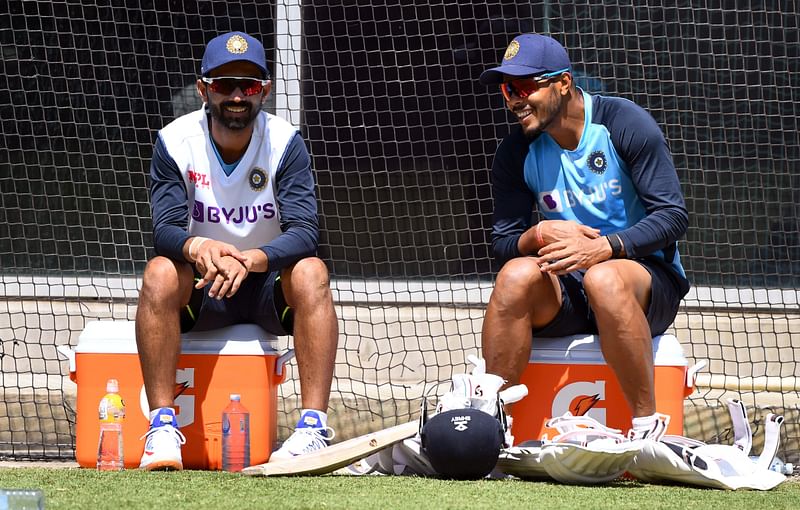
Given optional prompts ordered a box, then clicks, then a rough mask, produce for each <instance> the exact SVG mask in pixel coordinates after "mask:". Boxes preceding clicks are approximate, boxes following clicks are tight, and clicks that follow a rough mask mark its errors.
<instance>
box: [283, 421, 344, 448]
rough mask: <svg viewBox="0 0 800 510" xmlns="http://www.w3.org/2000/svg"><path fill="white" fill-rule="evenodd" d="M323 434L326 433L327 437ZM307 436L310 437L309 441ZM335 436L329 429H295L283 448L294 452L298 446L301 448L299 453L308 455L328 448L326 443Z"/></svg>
mask: <svg viewBox="0 0 800 510" xmlns="http://www.w3.org/2000/svg"><path fill="white" fill-rule="evenodd" d="M323 432H327V433H328V434H329V435H325V434H323ZM308 436H310V440H309V437H308ZM335 436H336V432H334V430H333V429H332V428H331V427H321V428H310V427H309V428H301V429H295V430H294V432H293V433H292V435H291V436H289V438H288V439H287V440H286V442H285V443H284V446H283V447H284V448H287V449H289V450H290V451H292V452H294V451H296V450H295V448H297V445H299V446H301V447H302V448H301V449H300V452H299V453H308V452H312V451H314V450H319V449H321V448H325V447H326V446H328V441H330V440H331V439H333V438H334V437H335Z"/></svg>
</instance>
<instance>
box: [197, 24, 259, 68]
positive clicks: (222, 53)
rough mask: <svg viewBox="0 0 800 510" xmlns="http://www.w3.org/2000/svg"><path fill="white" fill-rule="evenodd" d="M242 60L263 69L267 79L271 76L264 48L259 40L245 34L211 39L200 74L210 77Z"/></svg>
mask: <svg viewBox="0 0 800 510" xmlns="http://www.w3.org/2000/svg"><path fill="white" fill-rule="evenodd" d="M240 60H244V61H246V62H252V63H253V64H255V65H256V66H258V68H259V69H261V72H263V73H264V77H265V78H266V77H267V76H269V71H267V58H266V55H265V53H264V46H263V45H262V44H261V42H259V41H258V39H255V38H254V37H251V36H249V35H247V34H245V33H244V32H229V33H227V34H222V35H218V36H217V37H215V38H213V39H211V40H210V41H209V42H208V45H207V46H206V52H205V53H204V54H203V62H202V63H201V64H200V74H201V75H202V76H208V75H209V73H211V71H213V70H214V69H216V68H218V67H219V66H222V65H225V64H227V63H229V62H237V61H240Z"/></svg>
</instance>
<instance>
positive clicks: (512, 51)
mask: <svg viewBox="0 0 800 510" xmlns="http://www.w3.org/2000/svg"><path fill="white" fill-rule="evenodd" d="M517 53H519V43H518V42H517V41H516V40H514V41H511V44H509V45H508V48H506V54H505V55H503V60H511V59H512V58H514V57H516V56H517Z"/></svg>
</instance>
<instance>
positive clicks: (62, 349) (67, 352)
mask: <svg viewBox="0 0 800 510" xmlns="http://www.w3.org/2000/svg"><path fill="white" fill-rule="evenodd" d="M56 351H58V353H59V354H61V355H62V356H64V357H65V358H66V359H67V360H68V361H69V378H70V379H71V380H72V381H73V382H75V351H73V350H72V349H71V348H70V346H69V345H59V346H57V347H56Z"/></svg>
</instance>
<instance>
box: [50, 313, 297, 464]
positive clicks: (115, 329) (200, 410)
mask: <svg viewBox="0 0 800 510" xmlns="http://www.w3.org/2000/svg"><path fill="white" fill-rule="evenodd" d="M271 339H274V337H271V336H270V335H268V334H267V333H266V332H265V331H264V330H262V329H261V328H260V327H258V326H256V325H252V324H240V325H236V326H231V327H227V328H221V329H217V330H213V331H204V332H199V333H188V334H185V335H183V336H182V352H181V356H180V358H179V360H178V370H177V374H176V385H175V408H176V412H177V418H178V425H179V427H180V430H181V432H183V434H184V435H185V436H186V444H185V445H183V448H182V455H183V465H184V468H187V469H221V467H222V411H223V409H225V406H227V405H228V403H229V401H230V395H231V394H232V393H238V394H240V395H241V396H242V403H243V404H244V405H245V406H246V407H247V409H249V410H250V460H251V463H252V464H261V463H264V462H266V461H267V460H268V459H269V456H270V453H271V451H272V448H273V446H274V444H275V440H276V435H277V396H278V388H277V386H278V384H280V382H281V381H282V379H283V374H282V372H283V370H282V368H283V363H284V361H285V359H286V358H289V357H291V351H290V353H288V354H287V355H284V356H283V357H279V356H278V354H277V353H276V352H275V351H274V350H273V348H272V347H271V345H270V342H269V340H271ZM62 352H64V353H65V354H66V355H67V356H69V358H70V378H71V379H72V380H73V381H75V382H76V383H77V385H78V397H77V417H76V425H77V427H76V447H75V457H76V460H77V461H78V464H80V465H81V466H82V467H95V465H96V461H97V438H98V434H99V432H100V423H99V420H98V415H97V408H98V405H99V402H100V399H101V398H103V395H104V394H105V385H106V381H107V380H108V379H111V378H115V379H117V380H118V381H119V388H120V394H121V395H122V398H123V399H124V401H125V411H126V416H125V421H124V422H123V427H122V428H123V446H124V455H125V467H126V468H137V467H138V466H139V460H140V459H141V457H142V452H143V451H144V440H143V439H141V437H142V435H144V433H145V432H147V429H148V426H149V420H148V417H149V408H148V405H147V397H146V395H145V391H144V385H143V383H142V371H141V368H140V366H139V357H138V355H137V351H136V340H135V336H134V322H133V321H94V322H89V323H88V324H86V328H85V329H84V330H83V332H82V333H81V335H80V337H79V339H78V345H77V347H76V348H75V349H74V351H69V352H65V351H64V350H63V349H62Z"/></svg>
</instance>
